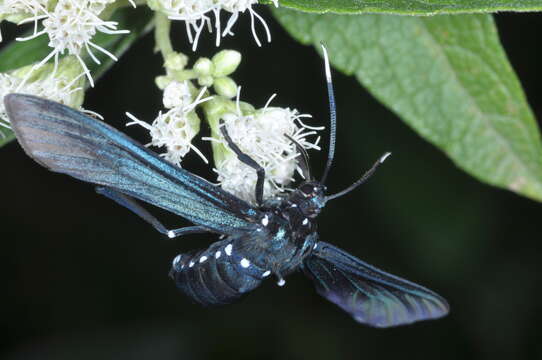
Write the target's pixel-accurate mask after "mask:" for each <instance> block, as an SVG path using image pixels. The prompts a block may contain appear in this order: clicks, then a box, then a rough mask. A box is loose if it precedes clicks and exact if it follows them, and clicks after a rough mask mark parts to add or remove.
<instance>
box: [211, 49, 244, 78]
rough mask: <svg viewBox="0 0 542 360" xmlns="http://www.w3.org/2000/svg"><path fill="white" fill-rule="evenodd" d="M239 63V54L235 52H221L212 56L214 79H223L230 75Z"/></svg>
mask: <svg viewBox="0 0 542 360" xmlns="http://www.w3.org/2000/svg"><path fill="white" fill-rule="evenodd" d="M240 63H241V53H240V52H238V51H235V50H222V51H220V52H219V53H218V54H216V55H215V56H213V64H214V65H215V71H214V73H213V75H214V76H215V77H223V76H228V75H230V74H232V73H233V72H234V71H235V70H236V69H237V67H238V66H239V64H240Z"/></svg>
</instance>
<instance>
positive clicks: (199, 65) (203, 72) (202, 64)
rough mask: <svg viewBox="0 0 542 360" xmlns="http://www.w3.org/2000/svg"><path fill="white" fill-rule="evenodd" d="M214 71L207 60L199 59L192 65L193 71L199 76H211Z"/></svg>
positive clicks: (212, 65) (211, 63) (211, 64)
mask: <svg viewBox="0 0 542 360" xmlns="http://www.w3.org/2000/svg"><path fill="white" fill-rule="evenodd" d="M214 69H215V65H214V64H213V62H212V61H211V60H210V59H207V58H199V59H198V60H197V61H196V63H195V64H194V71H195V72H196V73H197V74H198V75H199V76H209V75H212V74H213V71H214Z"/></svg>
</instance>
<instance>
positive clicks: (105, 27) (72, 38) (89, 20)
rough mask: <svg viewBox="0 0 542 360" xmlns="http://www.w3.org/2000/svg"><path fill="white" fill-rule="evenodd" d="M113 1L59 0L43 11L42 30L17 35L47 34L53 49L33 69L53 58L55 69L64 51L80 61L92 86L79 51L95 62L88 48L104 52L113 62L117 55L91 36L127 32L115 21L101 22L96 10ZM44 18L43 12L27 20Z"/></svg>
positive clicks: (88, 72) (21, 39)
mask: <svg viewBox="0 0 542 360" xmlns="http://www.w3.org/2000/svg"><path fill="white" fill-rule="evenodd" d="M112 1H114V0H59V1H58V3H57V4H56V6H55V9H54V11H52V12H48V13H46V16H45V18H44V20H43V22H42V23H43V30H42V31H40V32H37V33H35V34H33V35H32V36H30V37H27V38H19V39H17V40H20V41H24V40H29V39H32V38H35V37H38V36H40V35H42V34H47V36H49V46H50V47H52V48H53V50H52V51H51V52H50V53H49V55H47V56H46V57H45V58H44V59H43V60H42V61H41V62H40V63H39V64H37V65H36V66H35V68H39V67H40V66H42V65H43V64H45V63H46V62H47V61H49V60H50V59H51V58H52V57H54V59H55V71H56V65H57V64H58V56H59V55H62V54H64V53H66V52H67V53H68V54H69V55H74V56H75V57H76V58H77V59H78V60H79V62H80V63H81V65H82V66H83V68H84V70H85V73H86V75H87V78H88V80H89V82H90V84H91V86H94V82H93V80H92V77H91V75H90V71H89V70H88V68H87V66H86V64H85V63H84V61H83V60H82V58H81V51H82V50H83V49H84V50H85V51H86V52H87V53H88V55H89V56H90V57H91V59H92V60H93V61H94V62H96V63H97V64H100V61H99V60H98V58H96V56H95V55H94V53H93V52H92V49H91V48H94V49H96V50H98V51H100V52H102V53H104V54H106V55H107V56H109V57H110V58H111V59H113V60H115V61H116V60H117V58H116V57H115V55H113V54H111V53H110V52H109V51H107V50H106V49H104V48H102V47H100V46H99V45H97V44H95V43H94V42H92V38H93V37H94V35H95V34H96V32H102V33H106V34H125V33H128V32H129V31H128V30H117V23H116V22H114V21H104V20H102V19H101V18H100V17H99V16H98V15H99V12H98V11H102V10H103V8H104V7H105V5H107V4H108V3H111V2H112ZM43 17H44V16H43V15H40V16H37V17H36V18H30V20H35V19H38V18H43Z"/></svg>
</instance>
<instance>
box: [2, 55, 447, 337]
mask: <svg viewBox="0 0 542 360" xmlns="http://www.w3.org/2000/svg"><path fill="white" fill-rule="evenodd" d="M324 54H325V49H324ZM325 55H326V54H325ZM325 58H326V78H327V85H328V95H329V102H330V110H331V127H330V128H331V129H330V133H331V139H330V147H329V155H328V160H327V165H326V168H325V171H324V175H323V176H322V179H321V180H320V181H317V180H315V179H314V178H313V177H312V176H311V174H310V171H309V166H308V159H307V156H306V153H304V149H302V148H301V147H299V148H300V149H299V150H300V152H301V153H302V154H303V156H302V157H301V160H300V164H299V165H300V167H301V169H302V170H303V172H304V177H305V181H304V182H303V183H302V184H301V185H300V186H299V187H298V188H297V189H296V190H295V191H293V192H292V193H289V194H284V195H282V196H279V197H276V198H273V199H266V200H264V199H263V182H264V179H265V173H264V170H263V168H261V167H260V166H259V165H258V164H257V163H256V162H255V161H254V160H253V159H251V158H250V157H248V156H247V155H246V154H243V153H242V151H241V150H240V149H239V148H238V147H237V145H236V144H235V143H233V141H231V138H230V137H229V135H228V132H227V130H226V128H225V127H222V134H223V135H224V138H225V139H226V141H227V143H228V145H229V147H230V148H231V150H232V151H234V152H235V153H236V154H237V156H238V158H239V159H240V160H241V161H242V162H244V163H245V164H247V165H249V166H251V167H252V168H253V169H254V170H255V171H257V173H258V181H257V184H256V189H255V191H256V199H257V203H258V205H257V206H252V205H250V204H248V203H247V202H245V201H243V200H241V199H239V198H237V197H235V196H233V195H231V194H230V193H228V192H226V191H224V190H222V189H221V188H220V187H218V186H217V185H214V184H212V183H210V182H208V181H206V180H204V179H202V178H200V177H198V176H196V175H193V174H192V173H190V172H188V171H186V170H184V169H181V168H180V167H177V166H175V165H172V164H170V163H168V162H166V161H165V160H163V159H162V158H160V157H159V156H157V155H156V154H155V153H154V152H152V151H150V150H148V149H147V148H145V147H143V146H141V145H140V144H138V143H137V142H135V141H134V140H132V139H130V138H129V137H127V136H126V135H124V134H122V133H121V132H119V131H117V130H115V129H114V128H112V127H111V126H109V125H107V124H105V123H103V122H101V121H99V120H96V119H94V118H92V117H89V116H87V115H85V114H83V113H81V112H79V111H76V110H74V109H71V108H69V107H67V106H64V105H61V104H59V103H55V102H52V101H49V100H45V99H41V98H37V97H34V96H29V95H21V94H10V95H7V96H6V97H5V99H4V102H5V106H6V109H7V113H8V116H9V119H10V121H11V125H12V127H13V130H14V132H15V135H16V136H17V140H18V141H19V143H20V144H21V146H22V147H23V149H24V150H25V152H26V153H27V154H28V155H29V156H30V157H31V158H33V159H34V160H35V161H37V162H38V163H39V164H41V165H43V166H44V167H46V168H48V169H49V170H51V171H55V172H60V173H64V174H68V175H70V176H72V177H75V178H77V179H80V180H83V181H87V182H90V183H93V184H97V185H98V187H97V191H98V192H99V193H101V194H103V195H105V196H108V197H109V198H111V199H113V200H114V201H116V202H117V203H119V204H121V205H123V206H126V207H127V208H128V209H130V210H132V211H133V212H135V213H136V214H137V215H139V216H140V217H142V218H143V219H144V220H146V221H147V222H149V223H150V224H152V225H153V226H154V227H155V228H156V229H157V230H158V231H160V232H161V233H163V234H166V235H168V236H170V237H175V236H180V235H185V234H189V233H197V232H211V233H216V234H220V235H222V236H223V237H222V240H219V241H217V242H215V243H213V244H212V245H210V246H209V247H208V248H207V249H204V250H198V251H193V252H190V253H186V254H180V255H178V256H177V257H176V258H175V259H174V261H173V265H172V269H171V272H170V276H171V278H172V279H173V280H174V281H175V283H176V285H177V286H178V288H179V289H180V290H181V291H182V292H183V293H185V294H186V295H187V296H188V297H190V298H191V299H192V300H194V301H196V302H198V303H200V304H203V305H220V304H227V303H231V302H233V301H235V300H236V299H238V298H239V297H241V296H242V295H243V294H245V293H247V292H249V291H251V290H253V289H255V288H256V287H258V286H259V285H260V284H261V283H262V281H263V280H264V279H266V278H267V277H268V276H270V275H273V276H275V277H276V278H277V279H278V284H279V285H283V284H284V277H285V276H286V275H288V274H290V273H292V272H294V271H296V270H298V269H300V270H302V271H303V272H304V273H305V275H306V276H307V277H308V278H309V279H311V280H312V281H313V282H314V285H315V286H316V289H317V291H318V293H319V294H320V295H322V296H323V297H325V298H327V299H328V300H329V301H331V302H333V303H335V304H337V305H338V306H340V307H341V308H342V309H343V310H345V311H346V312H348V313H349V314H350V315H352V317H353V318H354V319H355V320H356V321H358V322H360V323H364V324H367V325H371V326H375V327H389V326H395V325H401V324H408V323H412V322H415V321H419V320H427V319H435V318H439V317H441V316H444V315H446V314H447V313H448V304H447V303H446V300H444V299H443V298H442V297H440V296H439V295H437V294H436V293H434V292H432V291H430V290H428V289H426V288H424V287H422V286H420V285H417V284H414V283H412V282H409V281H406V280H403V279H401V278H399V277H396V276H393V275H390V274H387V273H385V272H383V271H381V270H378V269H376V268H374V267H372V266H370V265H368V264H366V263H364V262H362V261H361V260H359V259H357V258H356V257H354V256H352V255H350V254H348V253H346V252H344V251H343V250H340V249H338V248H337V247H335V246H333V245H331V244H328V243H326V242H323V241H319V239H318V233H317V231H316V217H317V215H318V214H319V213H320V211H321V210H322V208H323V207H324V205H325V204H326V202H327V201H329V200H331V199H334V198H336V197H338V196H341V195H343V194H345V193H346V192H349V191H350V190H352V189H353V188H355V187H357V186H358V185H360V184H362V183H363V182H364V181H365V180H366V179H367V178H368V177H369V176H370V175H371V174H372V173H373V172H374V171H375V169H376V168H377V167H378V165H379V164H380V163H382V161H384V159H385V158H386V156H387V155H389V154H385V155H384V156H383V157H381V158H380V159H379V160H378V161H377V162H376V163H375V165H373V167H372V168H371V169H370V170H369V171H367V173H365V175H364V176H363V177H362V178H360V179H359V180H358V181H356V182H355V183H354V184H353V185H352V186H350V187H349V188H348V189H346V190H344V191H341V192H340V193H337V194H334V195H326V194H325V192H326V187H325V186H324V183H325V179H326V177H327V174H328V172H329V169H330V167H331V164H332V160H333V154H334V146H335V101H334V96H333V87H332V83H331V75H330V69H329V63H328V61H327V55H326V56H325ZM134 198H135V199H139V200H142V201H144V202H147V203H149V204H152V205H155V206H158V207H161V208H163V209H166V210H168V211H171V212H172V213H175V214H177V215H180V216H181V217H184V218H185V219H187V220H189V221H190V222H192V223H194V226H190V227H185V228H181V229H177V230H167V229H166V228H165V227H164V226H163V225H162V224H161V223H160V222H159V221H158V220H157V219H156V218H155V217H153V216H152V215H151V214H150V213H149V212H147V211H146V210H145V209H143V208H142V207H141V206H140V205H139V204H138V203H136V201H135V200H134Z"/></svg>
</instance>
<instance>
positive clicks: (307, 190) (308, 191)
mask: <svg viewBox="0 0 542 360" xmlns="http://www.w3.org/2000/svg"><path fill="white" fill-rule="evenodd" d="M299 190H300V191H301V192H302V193H303V195H305V196H310V195H312V194H313V193H314V186H313V185H312V184H303V185H301V186H300V187H299Z"/></svg>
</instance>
